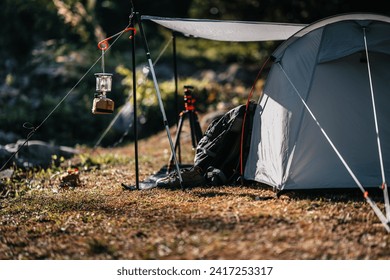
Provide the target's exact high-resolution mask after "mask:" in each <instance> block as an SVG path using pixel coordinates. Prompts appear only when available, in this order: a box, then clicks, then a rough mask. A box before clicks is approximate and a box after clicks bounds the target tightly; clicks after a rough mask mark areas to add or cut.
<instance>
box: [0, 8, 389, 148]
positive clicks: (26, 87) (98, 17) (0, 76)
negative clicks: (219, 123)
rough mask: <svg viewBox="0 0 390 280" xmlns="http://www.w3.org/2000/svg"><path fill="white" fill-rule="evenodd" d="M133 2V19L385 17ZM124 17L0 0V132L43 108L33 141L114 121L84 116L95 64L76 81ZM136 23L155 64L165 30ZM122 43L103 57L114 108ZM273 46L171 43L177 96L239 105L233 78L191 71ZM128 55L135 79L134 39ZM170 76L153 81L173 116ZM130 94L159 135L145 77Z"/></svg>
mask: <svg viewBox="0 0 390 280" xmlns="http://www.w3.org/2000/svg"><path fill="white" fill-rule="evenodd" d="M133 3H134V6H135V10H136V11H137V12H139V13H140V14H141V15H156V16H162V17H193V18H212V19H232V20H255V21H279V22H294V23H311V22H313V21H315V20H319V19H321V18H324V17H327V16H330V15H334V14H338V13H345V12H377V13H381V14H387V15H388V14H390V13H389V8H388V7H387V5H385V4H386V3H384V2H383V1H381V2H379V1H378V2H377V1H370V2H369V3H360V2H356V1H347V0H330V1H317V0H307V1H304V0H294V1H290V0H264V1H256V0H240V1H238V0H237V1H222V0H210V1H205V0H177V1H172V0H160V1H152V0H143V1H141V0H133ZM130 12H131V1H130V0H82V1H77V0H3V1H2V9H0V16H1V18H2V27H1V29H0V32H1V33H0V36H1V38H0V125H1V126H0V130H1V131H3V132H13V133H15V134H16V135H18V136H19V137H20V138H22V137H25V136H26V135H27V134H28V133H29V132H30V131H26V130H25V129H24V128H23V123H24V122H30V123H32V124H33V125H35V126H37V125H39V124H40V123H41V122H42V121H43V120H45V119H46V118H47V117H48V115H49V113H51V112H52V115H50V117H49V118H47V120H46V121H45V123H44V125H43V126H42V127H41V128H40V129H39V130H38V131H37V133H36V135H35V136H34V138H35V139H40V140H45V141H51V142H55V143H57V144H62V145H75V144H77V143H78V144H86V145H93V144H94V143H95V141H96V140H97V139H98V137H99V136H100V134H101V133H102V132H103V131H104V129H105V128H106V127H107V125H108V124H109V123H110V121H111V120H112V118H113V117H114V116H113V115H92V113H91V105H92V99H93V94H94V88H95V78H94V76H93V73H95V72H101V67H100V62H98V63H97V64H96V65H95V66H94V67H92V68H91V71H90V72H89V73H88V75H86V76H85V77H84V79H83V80H82V82H80V83H79V84H78V82H79V81H80V78H81V77H82V76H83V75H84V74H85V73H86V72H87V70H88V69H89V68H90V67H91V66H92V65H93V64H94V63H95V62H96V61H97V59H98V58H99V57H100V55H101V52H100V50H99V49H98V48H97V42H99V41H100V40H102V39H104V38H106V37H107V36H110V35H113V34H115V33H117V32H119V31H120V30H122V29H123V28H124V27H126V26H127V24H128V21H129V14H130ZM144 27H145V32H146V37H147V40H148V44H149V47H150V49H151V53H152V57H153V58H156V56H157V55H158V54H159V53H160V51H161V49H162V46H164V45H165V44H166V43H167V42H169V40H170V38H171V34H170V32H168V31H167V30H166V29H163V28H161V27H159V26H156V24H153V23H151V22H148V23H145V24H144ZM130 46H131V45H130V41H129V40H128V39H127V37H126V36H123V38H121V39H120V40H118V41H117V43H116V44H115V47H114V48H112V49H111V50H110V51H109V52H108V53H107V54H106V71H107V72H112V73H114V78H113V79H114V83H113V90H112V92H111V93H110V95H109V98H111V99H113V100H114V101H115V104H116V108H117V110H119V109H120V108H121V106H123V104H124V103H125V102H126V101H127V100H129V96H131V94H132V92H131V91H132V79H131V77H132V72H131V71H130V70H129V68H130V65H131V62H132V61H131V57H132V56H131V48H130ZM276 46H277V42H263V43H228V42H227V43H226V42H224V43H222V42H214V41H209V40H201V39H188V38H182V37H179V38H178V40H177V54H178V65H179V68H180V65H186V66H187V69H188V70H187V71H184V72H183V73H182V72H179V78H180V79H179V90H181V89H182V87H183V85H185V84H191V85H194V86H195V88H196V93H197V99H198V100H197V102H198V103H197V104H198V109H199V110H200V111H203V112H205V111H207V110H210V109H213V108H215V107H216V106H217V105H216V104H218V102H228V103H230V104H231V105H235V104H239V103H240V102H243V100H244V99H245V97H246V94H247V90H246V88H245V87H247V86H248V85H243V84H240V83H239V81H237V83H236V84H234V86H232V85H229V84H218V83H217V82H213V81H210V80H206V79H203V78H198V79H196V80H195V79H194V77H193V76H192V74H193V73H195V72H197V69H198V70H199V69H218V68H219V69H224V68H225V69H226V68H227V67H228V65H230V64H232V63H238V64H239V65H241V66H244V67H245V65H251V64H255V65H258V66H259V67H260V64H261V63H262V61H263V60H265V58H266V57H268V56H269V54H270V52H271V51H272V50H273V49H275V48H276ZM136 49H137V50H136V62H137V67H138V69H140V70H137V71H139V73H138V74H137V77H142V67H143V66H144V65H145V62H146V59H145V52H144V50H143V48H142V43H141V40H140V39H139V35H137V36H136ZM159 64H161V65H165V67H171V66H172V50H171V47H170V48H168V50H167V51H166V52H165V53H164V54H163V55H162V57H161V59H160V61H159ZM189 66H191V67H189ZM171 71H172V69H170V70H168V71H165V72H168V73H164V75H162V76H160V73H157V74H158V75H159V77H158V78H159V82H160V87H161V88H160V89H161V92H162V94H163V98H164V102H165V104H166V111H167V112H168V118H169V120H174V119H175V118H176V115H175V114H176V112H177V110H180V109H181V108H177V109H176V108H174V107H173V106H174V105H172V104H175V103H174V102H173V100H174V98H175V97H174V92H175V88H174V83H173V80H172V76H173V73H172V72H171ZM163 72H164V71H163ZM160 77H162V78H160ZM254 78H255V77H253V79H254ZM76 84H77V87H75V88H74V89H72V88H73V87H74V86H75V85H76ZM68 93H70V94H69V95H67V94H68ZM137 95H138V96H139V98H138V102H139V104H138V106H139V108H140V112H139V114H140V116H141V119H142V121H141V122H142V123H145V125H147V129H146V131H148V133H154V132H155V131H157V130H160V129H162V128H163V127H162V125H161V124H162V122H161V114H160V112H159V108H158V105H157V102H156V95H155V91H154V88H153V84H152V81H151V80H150V78H145V79H144V81H142V83H140V84H139V85H138V90H137ZM64 97H66V98H65V99H64V100H63V102H62V103H61V104H60V106H58V107H56V106H57V104H59V102H60V101H61V100H62V99H63V98H64ZM53 109H55V110H54V111H53ZM172 123H173V122H172ZM145 135H147V133H145ZM109 137H111V138H109V139H108V140H107V142H106V143H107V144H109V143H110V142H112V141H115V140H116V139H117V138H118V135H115V134H114V133H113V134H111V136H109ZM0 144H4V143H0Z"/></svg>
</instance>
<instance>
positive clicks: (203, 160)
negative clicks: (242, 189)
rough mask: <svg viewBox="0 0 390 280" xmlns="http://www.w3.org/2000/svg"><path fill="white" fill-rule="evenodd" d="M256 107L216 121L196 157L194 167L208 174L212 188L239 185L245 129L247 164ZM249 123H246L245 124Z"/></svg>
mask: <svg viewBox="0 0 390 280" xmlns="http://www.w3.org/2000/svg"><path fill="white" fill-rule="evenodd" d="M256 105H257V104H256V103H255V102H253V101H250V102H249V103H248V109H247V110H246V108H247V106H246V105H240V106H237V107H235V108H233V109H231V110H230V111H228V112H227V113H226V114H224V115H223V116H222V117H220V118H218V119H215V120H213V121H212V122H211V123H210V125H209V126H208V128H207V130H206V131H205V133H204V135H203V137H202V138H201V139H200V141H199V143H198V145H197V147H196V153H195V159H194V164H195V165H196V166H200V167H201V168H202V169H203V170H204V171H206V175H205V176H206V179H207V180H208V184H209V185H227V184H234V183H235V182H237V181H238V179H239V177H240V175H241V172H240V152H241V136H242V125H243V124H244V125H245V128H244V133H243V135H244V137H243V143H242V145H243V146H242V147H243V157H244V158H243V160H242V163H244V162H245V160H246V156H247V151H248V150H249V144H250V137H251V128H252V120H253V116H254V112H255V110H256ZM244 121H245V123H244Z"/></svg>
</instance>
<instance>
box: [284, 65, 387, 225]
mask: <svg viewBox="0 0 390 280" xmlns="http://www.w3.org/2000/svg"><path fill="white" fill-rule="evenodd" d="M277 65H278V66H279V67H280V69H281V71H282V72H283V74H284V75H285V77H286V79H287V80H288V81H289V83H290V84H291V86H292V87H293V88H294V92H295V93H296V94H297V96H298V98H299V100H300V101H301V102H302V104H303V105H304V106H305V109H306V110H307V111H308V112H309V114H310V116H311V117H312V119H313V120H314V121H315V123H316V124H317V126H318V128H319V129H320V130H321V133H322V134H323V135H324V137H325V138H326V140H327V141H328V143H329V145H330V146H331V147H332V149H333V150H334V152H335V153H336V154H337V156H338V157H339V159H340V161H341V162H342V163H343V165H344V167H345V168H346V169H347V171H348V173H349V174H350V175H351V177H352V178H353V180H354V181H355V183H356V185H357V186H358V187H359V189H360V190H361V191H362V193H363V195H364V198H365V199H366V201H367V202H368V204H369V205H370V206H371V207H372V209H373V210H374V212H375V214H376V215H377V216H378V218H379V220H380V221H381V222H382V224H383V226H384V227H385V229H386V230H387V232H390V226H389V222H390V220H387V219H386V217H385V216H384V215H383V213H382V211H381V210H380V209H379V207H378V206H377V205H376V203H375V202H374V201H373V200H372V199H371V198H370V196H369V195H368V192H367V191H366V190H365V189H364V187H363V185H362V184H361V183H360V181H359V180H358V178H357V177H356V175H355V173H354V172H353V171H352V169H351V168H350V167H349V165H348V163H347V162H346V161H345V159H344V157H343V156H342V155H341V153H340V152H339V150H338V149H337V148H336V146H335V144H334V143H333V141H332V140H331V139H330V137H329V136H328V134H327V133H326V131H325V130H324V128H323V127H322V126H321V124H320V123H319V121H318V120H317V118H316V117H315V115H314V113H313V111H312V110H311V109H310V107H309V106H308V105H307V103H306V102H305V100H304V99H303V97H302V95H301V94H300V93H299V91H298V90H297V88H296V87H295V85H294V84H293V83H292V81H291V79H290V78H289V77H288V75H287V73H286V72H285V71H284V69H283V67H282V65H280V63H277ZM387 207H388V206H386V208H387Z"/></svg>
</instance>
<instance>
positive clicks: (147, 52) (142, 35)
mask: <svg viewBox="0 0 390 280" xmlns="http://www.w3.org/2000/svg"><path fill="white" fill-rule="evenodd" d="M136 16H137V22H138V26H139V30H140V34H141V37H142V39H143V43H144V48H145V52H146V59H147V60H148V64H149V68H150V73H151V74H152V78H153V83H154V88H155V90H156V94H157V99H158V103H159V106H160V111H161V114H162V118H163V122H164V126H165V130H166V132H167V137H168V140H169V145H170V148H171V152H172V155H173V159H174V161H175V166H176V171H177V176H178V177H179V181H180V186H181V187H182V188H183V184H182V182H183V179H182V177H181V174H180V167H179V163H178V161H177V157H176V152H175V148H174V146H173V141H172V137H171V132H170V131H169V124H168V120H167V116H166V114H165V109H164V104H163V101H162V98H161V93H160V89H159V86H158V83H157V78H156V73H155V72H154V67H153V63H152V58H151V56H150V51H149V47H148V43H147V41H146V36H145V33H144V30H143V27H142V22H141V18H140V15H139V13H136Z"/></svg>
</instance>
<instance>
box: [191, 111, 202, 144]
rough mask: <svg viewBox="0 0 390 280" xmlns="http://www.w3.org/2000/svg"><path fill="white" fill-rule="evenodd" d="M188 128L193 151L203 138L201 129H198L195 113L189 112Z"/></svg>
mask: <svg viewBox="0 0 390 280" xmlns="http://www.w3.org/2000/svg"><path fill="white" fill-rule="evenodd" d="M189 120H190V127H191V139H192V147H193V148H194V149H195V148H196V147H197V146H198V143H199V141H200V139H201V138H202V136H203V133H202V129H201V128H200V124H199V120H198V115H197V114H196V112H193V111H190V117H189Z"/></svg>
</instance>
